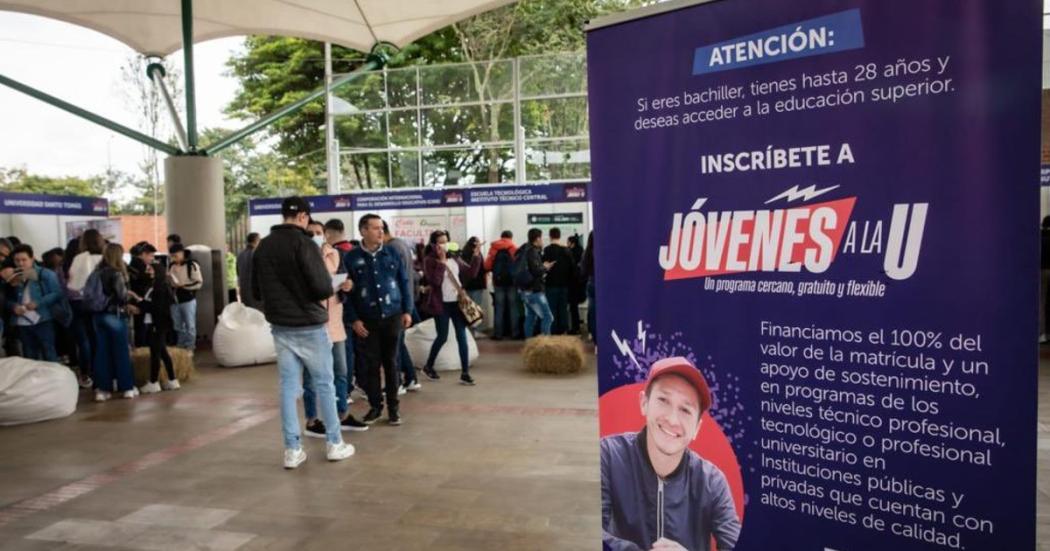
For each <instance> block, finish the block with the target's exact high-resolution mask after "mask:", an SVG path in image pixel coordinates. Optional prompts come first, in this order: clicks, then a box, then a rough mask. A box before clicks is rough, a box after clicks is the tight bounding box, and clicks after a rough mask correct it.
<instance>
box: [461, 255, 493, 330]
mask: <svg viewBox="0 0 1050 551" xmlns="http://www.w3.org/2000/svg"><path fill="white" fill-rule="evenodd" d="M482 245H483V243H482V242H481V240H480V239H478V238H477V237H471V238H470V239H468V240H467V244H466V245H464V246H463V250H462V251H461V252H460V254H459V258H460V260H462V261H463V262H464V263H465V264H466V265H467V266H469V267H470V269H471V270H472V271H473V273H474V275H473V276H467V275H466V274H462V275H461V277H460V280H461V281H462V282H463V289H464V290H465V291H466V292H467V296H469V297H470V300H473V301H474V302H476V303H477V304H478V305H479V306H481V305H483V304H484V303H483V302H482V301H483V300H484V299H485V289H486V288H487V287H488V285H487V284H486V281H485V274H486V272H485V257H484V256H483V255H482V254H481V246H482ZM471 333H474V334H475V335H476V334H477V333H475V332H474V331H473V328H472V330H471Z"/></svg>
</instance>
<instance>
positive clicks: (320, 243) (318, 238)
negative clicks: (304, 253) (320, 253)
mask: <svg viewBox="0 0 1050 551" xmlns="http://www.w3.org/2000/svg"><path fill="white" fill-rule="evenodd" d="M312 239H313V240H314V243H317V246H318V247H321V246H323V245H324V236H323V235H315V236H313V237H312Z"/></svg>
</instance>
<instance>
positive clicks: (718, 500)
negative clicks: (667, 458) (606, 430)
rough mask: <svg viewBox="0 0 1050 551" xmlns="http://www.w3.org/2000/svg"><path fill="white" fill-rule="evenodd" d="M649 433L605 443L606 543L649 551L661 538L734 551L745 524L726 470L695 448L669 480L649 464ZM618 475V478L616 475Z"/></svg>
mask: <svg viewBox="0 0 1050 551" xmlns="http://www.w3.org/2000/svg"><path fill="white" fill-rule="evenodd" d="M645 433H646V431H645V429H643V430H642V431H641V432H637V433H627V434H619V435H616V436H609V437H606V438H604V439H602V442H601V465H602V541H603V543H604V544H605V547H606V548H607V549H612V550H613V551H648V550H649V549H651V548H652V546H653V543H654V542H656V540H658V539H660V538H666V539H669V540H672V541H674V542H677V543H678V544H679V545H681V546H683V547H685V548H686V549H689V550H690V551H709V550H710V549H711V536H714V540H715V542H716V543H717V544H718V551H732V550H733V548H735V547H736V541H737V538H738V537H739V536H740V521H739V519H738V518H737V516H736V509H735V507H734V505H733V495H732V492H731V491H730V489H729V482H728V481H727V480H726V477H725V475H724V474H722V471H721V470H719V469H718V467H716V466H715V465H714V463H711V462H710V461H707V460H706V459H704V458H702V457H700V456H699V455H697V454H696V453H695V452H693V451H692V450H687V451H686V454H685V455H684V456H683V457H682V462H681V464H679V465H678V468H676V469H675V470H674V472H672V473H671V474H670V475H669V476H667V477H666V478H665V479H662V480H661V479H660V478H659V477H658V476H657V475H656V471H654V470H653V466H652V463H651V462H650V461H649V454H648V452H647V451H646V447H645ZM613 473H615V476H613Z"/></svg>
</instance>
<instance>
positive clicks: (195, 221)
mask: <svg viewBox="0 0 1050 551" xmlns="http://www.w3.org/2000/svg"><path fill="white" fill-rule="evenodd" d="M164 194H165V209H164V212H165V215H166V218H167V220H168V231H169V232H171V233H177V234H179V235H181V236H182V242H183V243H185V244H186V245H207V246H209V247H211V248H213V249H218V250H220V251H224V250H225V249H226V199H225V192H224V190H223V181H222V159H219V158H215V157H198V156H185V157H168V158H167V159H164Z"/></svg>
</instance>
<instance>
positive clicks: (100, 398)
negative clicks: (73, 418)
mask: <svg viewBox="0 0 1050 551" xmlns="http://www.w3.org/2000/svg"><path fill="white" fill-rule="evenodd" d="M112 397H113V395H112V394H110V393H109V392H106V391H104V390H96V391H95V401H96V402H105V401H106V400H109V399H110V398H112Z"/></svg>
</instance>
